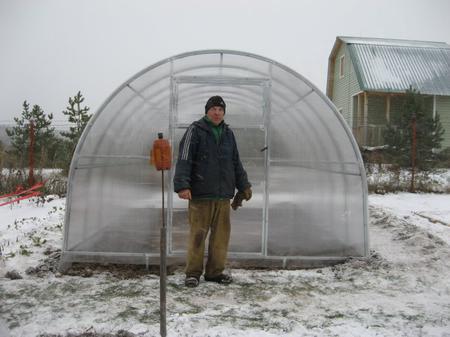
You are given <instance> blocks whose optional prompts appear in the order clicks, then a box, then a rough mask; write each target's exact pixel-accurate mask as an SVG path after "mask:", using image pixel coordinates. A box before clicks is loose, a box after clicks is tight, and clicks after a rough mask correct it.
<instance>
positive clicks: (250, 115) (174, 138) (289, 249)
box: [61, 50, 368, 268]
mask: <svg viewBox="0 0 450 337" xmlns="http://www.w3.org/2000/svg"><path fill="white" fill-rule="evenodd" d="M213 95H220V96H222V97H223V98H224V100H225V102H226V103H227V110H226V115H225V122H226V123H227V124H229V125H230V127H231V128H232V130H233V131H234V133H235V135H236V139H237V142H238V148H239V151H240V156H241V160H242V162H243V164H244V167H245V168H246V170H247V173H248V176H249V180H250V181H251V183H252V185H253V187H252V188H253V198H252V199H251V200H250V201H249V202H244V206H243V207H242V208H239V209H238V210H237V211H232V216H231V221H232V234H231V240H230V247H229V254H228V256H229V261H230V264H232V265H245V266H253V267H258V266H262V267H264V266H270V267H280V268H290V267H292V268H294V267H311V266H319V265H324V264H329V263H335V262H339V261H342V260H344V259H346V258H348V257H349V256H365V255H367V253H368V234H367V183H366V177H365V172H364V165H363V162H362V159H361V155H360V152H359V149H358V146H357V144H356V142H355V140H354V138H353V136H352V133H351V131H350V129H349V128H348V126H347V125H346V123H345V121H344V119H343V118H342V117H341V115H340V113H339V112H338V111H337V109H336V108H335V106H334V105H333V104H332V103H331V102H330V101H329V100H328V98H326V97H325V95H324V94H323V93H322V92H321V91H320V90H318V89H317V88H316V87H315V86H314V85H313V84H311V83H310V82H309V81H308V80H306V79H305V78H304V77H303V76H301V75H299V74H298V73H296V72H295V71H293V70H291V69H290V68H288V67H286V66H284V65H281V64H279V63H277V62H275V61H273V60H270V59H267V58H265V57H261V56H258V55H254V54H250V53H244V52H238V51H230V50H203V51H195V52H189V53H184V54H180V55H177V56H174V57H171V58H168V59H165V60H162V61H161V62H158V63H156V64H154V65H152V66H150V67H148V68H146V69H144V70H142V71H140V72H139V73H137V74H136V75H134V76H133V77H131V78H130V79H129V80H127V81H126V82H125V83H123V84H122V85H121V86H120V87H119V88H118V89H117V90H116V91H114V92H113V93H112V94H111V96H110V97H109V98H108V99H107V100H106V101H105V102H104V103H103V105H102V106H101V107H100V108H99V110H98V111H97V112H96V114H95V115H94V116H93V117H92V118H91V120H90V122H89V124H88V126H87V127H86V129H85V130H84V132H83V135H82V137H81V139H80V141H79V143H78V146H77V148H76V151H75V153H74V157H73V160H72V165H71V168H70V173H69V183H68V195H67V203H66V219H65V227H64V243H63V252H62V258H61V259H62V260H61V262H62V263H63V264H67V263H72V262H101V263H105V262H108V263H132V264H147V265H148V264H158V263H159V248H160V247H159V240H160V226H161V218H162V215H161V172H158V171H156V169H155V168H154V167H152V166H150V164H149V153H150V149H151V146H152V143H153V141H154V140H155V139H156V138H157V134H158V132H163V133H164V136H165V137H166V138H168V139H169V141H170V143H171V145H172V147H173V162H175V161H176V159H177V156H178V145H179V141H180V139H181V137H182V135H183V133H184V132H185V130H186V128H187V127H188V126H189V125H190V123H191V122H193V121H195V120H198V119H199V118H201V117H202V116H203V115H204V105H205V102H206V100H207V99H208V98H209V97H210V96H213ZM173 175H174V167H173V168H172V170H170V171H167V173H166V179H165V186H164V187H165V190H166V192H167V193H166V194H165V204H166V206H167V207H166V212H165V213H166V219H167V227H168V236H167V238H168V241H167V251H168V259H169V263H178V262H182V261H184V257H185V254H186V248H187V235H188V233H189V225H188V222H187V221H188V219H187V202H186V201H184V200H181V199H178V197H177V195H176V193H174V192H173Z"/></svg>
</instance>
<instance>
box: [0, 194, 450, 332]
mask: <svg viewBox="0 0 450 337" xmlns="http://www.w3.org/2000/svg"><path fill="white" fill-rule="evenodd" d="M64 204H65V199H59V198H54V199H53V200H50V199H49V200H47V202H45V203H44V204H36V202H35V201H33V200H30V201H25V202H21V203H20V204H14V205H12V206H8V207H1V208H0V219H1V220H0V245H1V248H2V251H3V258H2V261H0V262H1V263H2V264H3V265H2V266H1V270H0V337H4V336H7V334H8V333H9V334H10V335H11V337H19V336H20V337H31V336H33V337H36V336H38V335H39V334H43V333H46V334H60V335H61V336H66V335H67V334H69V333H73V334H81V333H83V332H96V333H98V334H100V333H117V332H118V331H119V330H126V331H128V332H130V333H133V334H134V335H135V336H143V337H149V336H158V335H159V277H158V276H157V275H152V274H149V273H139V272H136V274H135V275H132V277H129V275H128V276H127V275H125V274H123V273H120V272H119V273H116V272H115V271H114V270H112V269H109V267H108V266H104V267H103V268H92V269H90V270H89V273H86V274H85V275H84V276H85V277H83V276H82V274H74V275H61V274H59V273H58V272H53V271H52V263H51V262H52V261H53V263H54V262H55V261H57V259H56V258H55V256H57V254H58V249H60V248H61V245H62V235H63V233H62V225H63V221H64ZM449 205H450V195H447V194H410V193H399V194H386V195H370V196H369V207H370V221H369V237H370V246H371V254H370V256H369V257H367V258H352V259H349V260H348V261H347V262H346V263H344V264H339V265H335V266H332V267H324V268H316V269H309V270H243V269H233V270H231V273H232V274H233V277H234V280H235V282H234V283H233V284H231V285H229V286H222V285H218V284H211V283H205V282H201V283H200V286H199V287H198V288H194V289H190V288H186V287H184V285H183V280H184V275H183V272H182V270H175V272H174V273H173V274H171V275H169V276H168V285H167V289H168V294H167V308H168V313H167V323H168V328H167V329H168V336H190V337H191V336H199V337H200V336H202V337H204V336H210V337H213V336H221V337H222V336H224V337H228V336H245V337H253V336H262V337H269V336H270V337H272V336H392V337H394V336H395V337H397V336H450V282H449V281H448V280H449V279H450V249H449V247H450V246H449V245H450V227H449V226H447V225H445V224H444V223H447V224H448V223H450V207H449ZM424 216H425V217H424ZM430 219H431V221H430ZM21 252H22V254H21ZM28 254H29V255H28ZM52 259H53V260H52ZM49 261H50V262H49ZM43 266H44V267H48V268H47V269H45V268H42V267H43ZM30 267H32V270H33V268H35V269H34V270H36V269H38V270H39V272H34V273H33V272H32V273H29V274H27V273H26V270H27V269H28V270H30V269H29V268H30ZM12 270H16V271H17V272H18V273H20V275H21V276H22V277H23V278H22V279H18V280H13V279H9V278H6V277H5V273H6V272H7V271H12ZM2 320H3V325H4V326H3V327H1V325H2V323H1V321H2ZM2 329H3V330H2ZM6 329H7V330H9V332H7V330H6Z"/></svg>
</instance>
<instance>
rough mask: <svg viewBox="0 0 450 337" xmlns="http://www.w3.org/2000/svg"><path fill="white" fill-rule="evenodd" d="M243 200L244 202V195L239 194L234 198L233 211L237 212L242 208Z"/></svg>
mask: <svg viewBox="0 0 450 337" xmlns="http://www.w3.org/2000/svg"><path fill="white" fill-rule="evenodd" d="M242 200H244V193H243V192H237V193H236V195H235V196H234V198H233V202H232V203H231V208H232V209H233V210H237V209H238V207H242Z"/></svg>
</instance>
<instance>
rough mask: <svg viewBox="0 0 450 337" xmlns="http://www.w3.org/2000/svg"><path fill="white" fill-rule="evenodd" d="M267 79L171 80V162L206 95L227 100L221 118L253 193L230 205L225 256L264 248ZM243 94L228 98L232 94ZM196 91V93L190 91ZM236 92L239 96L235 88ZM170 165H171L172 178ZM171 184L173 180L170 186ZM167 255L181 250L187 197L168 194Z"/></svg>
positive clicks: (186, 226)
mask: <svg viewBox="0 0 450 337" xmlns="http://www.w3.org/2000/svg"><path fill="white" fill-rule="evenodd" d="M269 83H270V81H269V80H267V79H261V78H229V77H227V78H223V77H197V76H196V77H187V76H184V77H176V78H173V82H172V93H173V94H172V104H171V126H170V133H171V141H172V144H173V147H174V163H175V162H176V159H177V157H178V146H179V143H180V140H181V138H182V137H183V134H184V133H185V131H186V129H187V128H188V127H189V125H190V124H191V123H192V122H193V121H195V120H198V119H200V118H201V117H202V116H204V106H205V103H206V100H207V99H208V98H209V97H211V96H214V95H221V96H222V97H223V98H224V100H225V102H226V104H227V108H226V114H225V122H226V123H227V124H228V125H229V126H230V127H231V129H232V130H233V132H234V134H235V136H236V140H237V143H238V148H239V153H240V157H241V161H242V163H243V165H244V168H245V170H246V171H247V174H248V177H249V180H250V182H251V183H252V190H253V197H252V199H251V200H250V201H249V202H246V201H244V202H243V207H242V208H239V209H238V210H237V211H233V210H231V240H230V247H229V255H230V256H239V255H243V256H252V255H263V254H265V252H266V241H267V239H266V233H267V230H266V228H267V226H266V207H265V205H266V187H267V161H268V157H267V156H268V151H266V150H267V147H266V144H267V139H268V135H267V130H268V125H267V124H268V114H269V107H270V104H269V99H268V98H269V90H270V85H269ZM242 91H243V92H245V97H246V98H248V99H245V100H243V99H242V98H240V99H236V100H233V99H234V98H236V97H242ZM194 92H195V94H196V95H195V96H193V95H192V93H194ZM237 92H240V95H237V94H235V93H237ZM174 171H175V165H174V167H173V169H172V176H171V178H172V180H173V175H174ZM171 186H173V185H171ZM168 203H169V215H168V219H169V220H168V226H169V254H172V255H177V254H184V253H185V252H186V248H187V237H188V233H189V224H188V217H187V202H186V201H185V200H180V199H179V198H178V197H177V195H176V194H175V193H170V194H169V200H168Z"/></svg>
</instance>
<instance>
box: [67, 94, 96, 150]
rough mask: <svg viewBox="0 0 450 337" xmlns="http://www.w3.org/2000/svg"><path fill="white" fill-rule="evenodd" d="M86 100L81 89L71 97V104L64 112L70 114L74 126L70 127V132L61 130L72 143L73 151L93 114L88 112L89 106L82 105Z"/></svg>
mask: <svg viewBox="0 0 450 337" xmlns="http://www.w3.org/2000/svg"><path fill="white" fill-rule="evenodd" d="M83 102H84V97H83V95H82V94H81V92H80V91H78V93H77V94H76V95H75V96H74V97H73V98H72V97H69V105H68V106H67V107H66V110H64V111H63V112H62V113H63V114H64V115H66V116H69V123H72V124H73V126H71V127H70V128H69V132H61V135H62V136H64V137H66V138H68V139H69V141H70V145H71V150H72V152H73V151H74V150H75V147H76V145H77V143H78V140H79V139H80V137H81V134H82V133H83V130H84V128H85V127H86V125H87V123H88V122H89V119H90V118H91V116H92V115H91V114H88V111H89V108H88V107H87V106H84V107H81V103H83Z"/></svg>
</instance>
